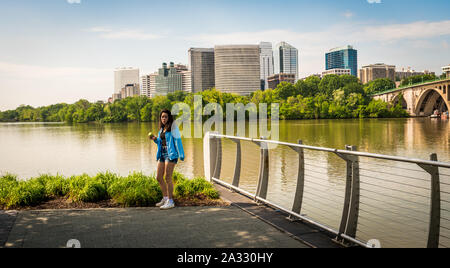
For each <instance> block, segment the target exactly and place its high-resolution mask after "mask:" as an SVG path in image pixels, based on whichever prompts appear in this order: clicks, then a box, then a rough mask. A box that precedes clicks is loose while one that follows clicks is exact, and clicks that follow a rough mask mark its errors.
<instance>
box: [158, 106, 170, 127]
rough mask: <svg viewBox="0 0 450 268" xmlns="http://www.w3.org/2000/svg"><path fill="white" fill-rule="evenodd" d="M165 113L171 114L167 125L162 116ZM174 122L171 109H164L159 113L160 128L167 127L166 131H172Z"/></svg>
mask: <svg viewBox="0 0 450 268" xmlns="http://www.w3.org/2000/svg"><path fill="white" fill-rule="evenodd" d="M163 114H167V115H168V116H169V120H168V121H167V124H166V125H164V124H163V123H162V120H161V117H162V115H163ZM172 124H173V116H172V113H171V112H170V111H169V110H167V109H164V110H162V111H161V112H160V113H159V129H165V130H166V131H170V130H171V129H172Z"/></svg>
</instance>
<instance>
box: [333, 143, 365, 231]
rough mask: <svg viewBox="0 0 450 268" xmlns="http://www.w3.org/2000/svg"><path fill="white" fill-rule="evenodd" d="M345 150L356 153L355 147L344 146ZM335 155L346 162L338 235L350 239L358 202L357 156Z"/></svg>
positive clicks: (355, 228)
mask: <svg viewBox="0 0 450 268" xmlns="http://www.w3.org/2000/svg"><path fill="white" fill-rule="evenodd" d="M345 149H346V150H349V151H357V148H356V146H345ZM336 154H337V155H338V156H339V157H340V158H342V159H344V160H345V161H346V162H347V178H346V183H345V198H344V208H343V211H342V219H341V225H340V227H339V233H340V234H346V235H347V236H350V237H356V231H357V227H358V217H359V200H360V175H359V159H358V157H357V156H350V155H345V154H340V153H336ZM338 240H339V237H338Z"/></svg>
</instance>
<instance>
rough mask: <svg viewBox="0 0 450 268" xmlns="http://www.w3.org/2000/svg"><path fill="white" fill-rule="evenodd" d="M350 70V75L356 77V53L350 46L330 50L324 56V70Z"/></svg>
mask: <svg viewBox="0 0 450 268" xmlns="http://www.w3.org/2000/svg"><path fill="white" fill-rule="evenodd" d="M331 69H350V70H351V71H350V74H351V75H354V76H358V51H357V50H355V49H353V47H352V46H345V47H338V48H334V49H331V50H330V51H329V52H328V53H326V54H325V70H327V71H328V70H331Z"/></svg>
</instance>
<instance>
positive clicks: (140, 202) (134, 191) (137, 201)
mask: <svg viewBox="0 0 450 268" xmlns="http://www.w3.org/2000/svg"><path fill="white" fill-rule="evenodd" d="M108 194H109V195H110V196H111V198H112V199H113V200H114V201H115V202H116V203H117V204H120V205H122V206H131V207H134V206H151V205H154V204H156V203H157V202H159V201H160V200H161V198H162V192H161V189H160V187H159V184H158V182H157V181H156V179H155V178H153V177H148V176H145V175H143V174H142V173H133V174H130V175H129V176H128V177H126V178H121V179H118V180H115V181H114V182H113V183H112V184H111V185H110V187H109V188H108Z"/></svg>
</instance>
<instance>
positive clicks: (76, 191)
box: [0, 172, 219, 209]
mask: <svg viewBox="0 0 450 268" xmlns="http://www.w3.org/2000/svg"><path fill="white" fill-rule="evenodd" d="M173 180H174V182H175V187H174V197H175V198H191V199H192V198H194V199H195V198H196V197H198V196H202V197H206V198H209V199H219V193H218V192H217V190H215V189H214V187H213V185H212V184H211V183H209V182H207V181H206V180H205V179H204V178H195V179H193V180H189V179H188V178H186V177H185V176H184V175H182V174H180V173H178V172H174V174H173ZM55 198H66V199H68V200H69V201H71V202H93V203H95V202H99V201H104V200H112V201H113V202H114V203H116V204H119V205H120V206H123V207H142V206H144V207H145V206H153V205H154V204H156V203H157V202H159V201H160V200H161V198H162V192H161V189H160V187H159V184H158V182H157V180H156V178H155V177H154V176H146V175H144V174H143V173H136V172H135V173H131V174H130V175H129V176H126V177H122V176H119V175H117V174H114V173H110V172H106V173H99V174H97V175H96V176H89V175H87V174H83V175H79V176H72V177H69V178H66V177H64V176H61V175H56V176H52V175H48V174H45V175H40V176H38V177H36V178H31V179H29V180H25V181H20V180H19V179H18V178H17V176H15V175H12V174H5V175H2V176H0V208H1V209H14V208H22V207H29V206H35V205H39V204H41V203H42V202H45V201H48V200H51V199H55Z"/></svg>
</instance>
